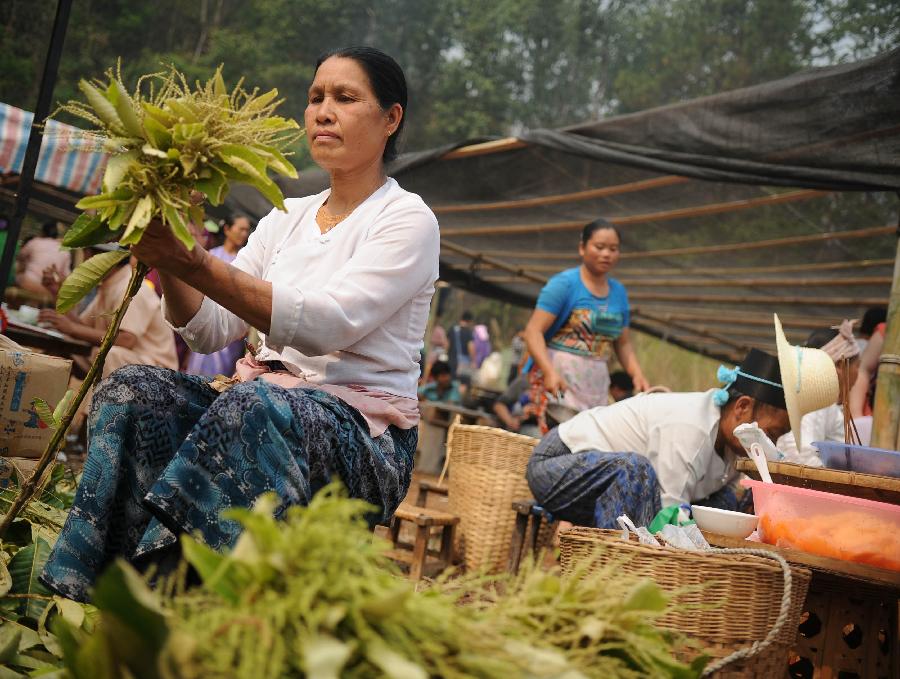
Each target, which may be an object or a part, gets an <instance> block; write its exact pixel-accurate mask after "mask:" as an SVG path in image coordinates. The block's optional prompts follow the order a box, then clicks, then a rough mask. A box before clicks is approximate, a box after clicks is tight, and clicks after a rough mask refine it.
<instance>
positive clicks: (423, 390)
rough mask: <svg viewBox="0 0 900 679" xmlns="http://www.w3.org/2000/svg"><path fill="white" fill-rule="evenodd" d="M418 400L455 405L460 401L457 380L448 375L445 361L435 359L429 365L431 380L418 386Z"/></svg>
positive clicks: (447, 366) (448, 371) (448, 369)
mask: <svg viewBox="0 0 900 679" xmlns="http://www.w3.org/2000/svg"><path fill="white" fill-rule="evenodd" d="M419 400H420V401H438V402H440V403H454V404H457V405H458V404H459V403H461V402H462V395H461V394H460V393H459V382H457V381H456V380H454V379H453V377H452V376H451V375H450V366H449V365H448V364H447V363H445V362H444V361H436V362H435V363H434V365H432V366H431V382H429V383H428V384H426V385H425V386H424V387H420V388H419Z"/></svg>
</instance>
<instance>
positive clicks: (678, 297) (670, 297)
mask: <svg viewBox="0 0 900 679" xmlns="http://www.w3.org/2000/svg"><path fill="white" fill-rule="evenodd" d="M628 297H629V298H630V299H634V300H647V301H653V302H691V303H694V302H706V303H709V304H740V305H742V306H743V305H745V304H769V305H775V306H778V305H791V306H794V305H805V306H837V307H854V308H859V307H868V306H881V305H883V304H884V303H885V301H886V300H885V298H883V297H822V296H821V295H811V296H809V297H793V296H785V297H779V296H778V295H753V296H747V295H701V294H681V293H666V292H629V293H628Z"/></svg>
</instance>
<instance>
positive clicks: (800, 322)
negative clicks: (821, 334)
mask: <svg viewBox="0 0 900 679" xmlns="http://www.w3.org/2000/svg"><path fill="white" fill-rule="evenodd" d="M640 309H646V310H647V311H649V312H651V313H653V314H655V315H656V316H659V317H661V318H670V317H671V318H674V319H676V320H682V321H695V320H700V321H706V322H708V323H712V324H716V323H719V324H721V323H725V324H728V325H749V326H760V327H766V328H773V327H774V326H773V325H772V315H771V314H765V315H754V313H753V312H748V313H731V314H729V313H728V312H727V311H721V312H719V311H703V310H700V309H696V310H690V311H686V310H684V309H680V308H677V309H675V310H673V309H672V308H666V307H654V306H644V305H641V306H639V307H633V308H632V313H636V310H637V311H639V310H640ZM778 317H779V319H781V324H782V325H783V326H784V327H786V328H788V327H791V328H805V329H808V330H817V329H819V328H821V327H822V324H823V323H828V322H829V321H828V319H822V318H816V317H814V316H781V315H779V316H778ZM773 331H774V330H773Z"/></svg>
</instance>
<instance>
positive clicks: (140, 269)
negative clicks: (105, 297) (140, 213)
mask: <svg viewBox="0 0 900 679" xmlns="http://www.w3.org/2000/svg"><path fill="white" fill-rule="evenodd" d="M148 271H149V268H148V267H147V266H145V265H144V264H141V263H140V262H138V264H137V265H136V266H135V267H134V269H132V271H131V279H130V280H129V281H128V287H127V288H126V289H125V295H124V296H123V297H122V302H121V303H120V304H119V307H118V308H117V309H116V311H115V313H114V314H113V316H112V319H111V320H110V323H109V327H108V328H107V329H106V334H105V335H104V336H103V341H102V342H101V343H100V351H99V352H98V353H97V357H96V358H95V359H94V360H93V362H92V363H91V367H90V369H89V370H88V372H87V375H86V376H85V378H84V382H83V383H82V384H81V388H80V389H79V390H78V393H77V394H76V395H75V398H74V399H72V403H71V404H69V409H68V410H67V411H66V412H65V414H64V415H63V417H62V421H61V422H60V425H59V427H57V428H56V431H54V432H53V436H52V437H51V438H50V441H49V442H48V443H47V447H46V448H45V449H44V452H43V453H42V454H41V457H40V459H39V460H38V462H37V465H36V466H35V468H34V471H33V472H32V474H31V476H30V477H29V479H28V480H27V481H26V482H25V483H24V484H22V487H21V488H20V489H19V493H18V495H16V499H15V500H14V501H13V503H12V506H11V507H10V508H9V511H7V512H6V514H4V515H3V520H2V521H0V540H2V538H3V536H5V535H6V531H7V529H8V528H9V527H10V526H11V525H12V522H13V521H15V519H16V517H17V516H18V515H19V512H21V511H22V509H23V508H24V507H25V505H26V504H28V502H29V500H31V497H32V495H33V494H34V491H35V489H36V488H37V484H38V482H39V481H40V479H41V477H42V476H43V474H44V472H45V471H46V470H47V467H49V466H50V464H51V463H52V462H53V460H55V459H56V453H57V451H58V450H59V446H60V444H61V443H62V442H63V438H64V436H65V433H66V430H68V428H69V425H70V424H72V419H73V418H74V417H75V413H76V412H78V407H79V406H80V405H81V402H82V401H83V400H84V398H85V396H86V395H87V393H88V391H89V390H90V389H91V387H93V386H94V383H95V382H96V381H97V379H98V378H99V377H100V375H102V374H103V363H104V362H105V360H106V355H107V354H108V353H109V350H110V349H111V348H112V346H113V343H114V342H115V339H116V335H117V334H118V333H119V325H120V324H121V323H122V318H123V317H124V316H125V312H126V311H128V305H129V304H131V300H132V298H133V297H134V296H135V295H136V294H137V292H138V290H140V289H141V285H142V284H143V282H144V276H146V275H147V272H148Z"/></svg>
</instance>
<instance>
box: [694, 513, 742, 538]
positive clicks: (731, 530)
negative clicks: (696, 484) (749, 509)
mask: <svg viewBox="0 0 900 679" xmlns="http://www.w3.org/2000/svg"><path fill="white" fill-rule="evenodd" d="M691 514H692V515H693V517H694V521H696V522H697V525H698V526H699V527H700V530H705V531H708V532H710V533H715V534H716V535H724V536H725V537H729V538H738V539H741V540H743V539H744V538H745V537H747V536H748V535H750V533H752V532H753V531H754V530H756V525H757V524H758V523H759V517H758V516H753V514H743V513H742V512H730V511H728V510H727V509H715V508H713V507H701V506H699V505H691Z"/></svg>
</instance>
